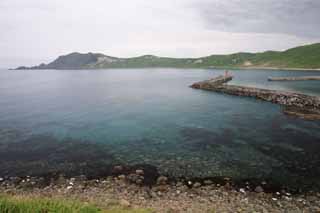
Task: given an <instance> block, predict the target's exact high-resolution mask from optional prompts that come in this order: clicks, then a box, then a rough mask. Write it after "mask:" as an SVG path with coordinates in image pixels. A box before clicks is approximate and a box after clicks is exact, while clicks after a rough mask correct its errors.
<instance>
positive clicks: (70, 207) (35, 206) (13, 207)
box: [0, 195, 151, 213]
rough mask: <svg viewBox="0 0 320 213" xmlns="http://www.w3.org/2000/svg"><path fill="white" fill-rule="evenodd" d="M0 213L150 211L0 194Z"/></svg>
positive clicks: (137, 212) (139, 212)
mask: <svg viewBox="0 0 320 213" xmlns="http://www.w3.org/2000/svg"><path fill="white" fill-rule="evenodd" d="M0 212H1V213H49V212H51V213H129V212H130V213H151V211H150V210H147V209H132V208H125V207H121V206H119V205H113V206H112V207H110V208H108V209H102V208H99V207H97V206H96V205H93V204H89V203H87V202H80V201H75V200H66V199H65V198H64V199H62V198H61V199H55V198H40V197H32V196H21V195H19V196H9V195H2V196H0Z"/></svg>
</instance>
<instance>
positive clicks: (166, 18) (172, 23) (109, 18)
mask: <svg viewBox="0 0 320 213" xmlns="http://www.w3.org/2000/svg"><path fill="white" fill-rule="evenodd" d="M319 20H320V1H319V0H156V1H155V0H126V1H125V0H117V1H113V0H90V1H88V0H1V1H0V26H1V32H0V49H1V51H0V67H15V66H18V65H36V64H39V63H41V62H45V63H47V62H50V61H51V60H53V59H55V58H56V57H57V56H59V55H62V54H67V53H70V52H74V51H77V52H89V51H90V52H101V53H105V54H108V55H112V56H118V57H131V56H138V55H143V54H154V55H159V56H172V57H198V56H205V55H210V54H220V53H232V52H238V51H251V52H256V51H264V50H269V49H272V50H284V49H287V48H290V47H293V46H297V45H301V44H307V43H314V42H319V41H320V21H319Z"/></svg>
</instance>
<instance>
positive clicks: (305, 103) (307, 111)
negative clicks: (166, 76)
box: [191, 75, 320, 120]
mask: <svg viewBox="0 0 320 213" xmlns="http://www.w3.org/2000/svg"><path fill="white" fill-rule="evenodd" d="M232 79H233V76H229V75H224V76H222V75H221V76H218V77H216V78H212V79H209V80H205V81H201V82H197V83H194V84H192V85H191V87H192V88H194V89H202V90H209V91H214V92H219V93H225V94H229V95H235V96H245V97H253V98H256V99H259V100H263V101H268V102H272V103H275V104H279V105H281V106H283V112H284V113H285V114H287V115H292V116H296V117H300V118H304V119H306V120H320V97H318V96H311V95H306V94H301V93H294V92H286V91H279V90H269V89H261V88H254V87H246V86H236V85H228V84H226V83H227V82H229V81H231V80H232Z"/></svg>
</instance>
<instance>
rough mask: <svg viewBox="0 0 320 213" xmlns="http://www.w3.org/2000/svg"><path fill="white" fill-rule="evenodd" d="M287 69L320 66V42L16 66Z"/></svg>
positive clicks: (90, 56) (69, 58)
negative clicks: (266, 48)
mask: <svg viewBox="0 0 320 213" xmlns="http://www.w3.org/2000/svg"><path fill="white" fill-rule="evenodd" d="M144 67H177V68H288V69H320V43H316V44H311V45H305V46H300V47H296V48H292V49H288V50H286V51H282V52H280V51H267V52H262V53H235V54H230V55H211V56H207V57H201V58H167V57H158V56H154V55H144V56H140V57H133V58H116V57H111V56H107V55H104V54H99V53H86V54H81V53H71V54H68V55H64V56H60V57H58V58H57V59H56V60H54V61H53V62H51V63H49V64H40V65H39V66H34V67H18V68H17V69H107V68H144Z"/></svg>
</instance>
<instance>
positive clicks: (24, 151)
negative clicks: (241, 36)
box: [0, 69, 320, 186]
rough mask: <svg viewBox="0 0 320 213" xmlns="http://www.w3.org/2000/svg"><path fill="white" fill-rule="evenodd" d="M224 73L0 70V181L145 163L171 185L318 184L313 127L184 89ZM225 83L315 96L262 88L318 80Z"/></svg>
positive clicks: (244, 78)
mask: <svg viewBox="0 0 320 213" xmlns="http://www.w3.org/2000/svg"><path fill="white" fill-rule="evenodd" d="M222 73H223V71H222V70H202V69H125V70H121V69H115V70H72V71H71V70H68V71H67V70H66V71H58V70H35V71H31V70H28V71H7V70H1V71H0V106H1V107H0V139H1V143H0V154H1V155H0V160H1V161H0V176H1V175H6V174H16V173H17V174H20V175H23V174H25V173H26V174H27V173H28V174H29V173H31V174H37V172H39V170H41V171H44V170H50V171H56V172H59V170H60V169H61V170H71V169H70V168H71V167H72V166H71V167H65V163H66V162H67V163H68V162H69V161H70V164H76V165H80V164H81V169H82V170H81V172H85V171H87V170H86V165H91V164H94V163H95V162H99V165H102V166H103V165H104V164H105V165H109V164H118V163H123V164H131V165H134V164H147V165H152V166H155V167H156V168H157V169H158V170H159V172H160V173H162V174H166V175H170V176H174V177H181V176H184V177H190V178H191V177H216V176H230V177H233V178H239V179H246V178H258V179H273V180H274V181H278V182H280V183H286V182H288V180H290V181H292V182H293V183H299V184H300V185H301V184H306V185H313V186H314V185H320V183H319V181H318V179H319V177H320V167H319V166H320V155H318V153H319V151H320V131H319V130H320V122H315V121H313V122H312V121H305V120H301V119H297V118H292V117H288V116H285V115H284V114H282V112H281V107H280V106H278V105H274V104H271V103H267V102H262V101H258V100H255V99H251V98H244V97H234V96H228V95H223V94H216V93H213V92H208V91H201V90H194V89H191V88H189V85H191V84H192V83H194V82H197V81H201V80H205V79H208V78H211V77H214V76H216V75H219V74H222ZM232 74H233V75H235V79H234V81H232V84H239V85H250V86H257V87H263V88H272V89H282V90H289V91H296V92H303V93H307V94H312V95H320V83H319V82H316V81H306V82H268V81H267V78H268V77H269V76H286V75H290V76H292V75H317V74H318V73H317V72H299V71H294V72H292V71H291V72H289V71H263V70H248V71H247V70H241V71H232ZM59 142H60V143H59ZM57 144H58V145H57ZM57 156H58V157H57ZM71 156H72V157H71ZM17 162H19V163H17ZM39 165H41V166H40V167H41V169H39ZM52 165H54V166H52ZM52 167H54V168H52ZM72 168H78V167H77V166H75V167H72ZM74 170H75V172H76V169H74ZM96 170H97V167H95V170H94V171H96ZM90 171H91V170H90Z"/></svg>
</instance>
